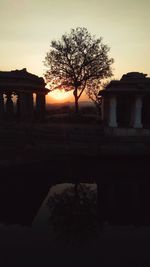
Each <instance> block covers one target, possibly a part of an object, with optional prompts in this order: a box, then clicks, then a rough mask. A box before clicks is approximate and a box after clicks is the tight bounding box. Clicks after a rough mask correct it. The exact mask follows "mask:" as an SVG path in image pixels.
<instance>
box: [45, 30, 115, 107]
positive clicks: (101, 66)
mask: <svg viewBox="0 0 150 267" xmlns="http://www.w3.org/2000/svg"><path fill="white" fill-rule="evenodd" d="M109 50H110V48H109V47H108V46H107V45H105V44H103V43H102V37H100V38H98V39H96V38H95V36H92V35H91V34H90V33H89V32H88V30H87V29H86V28H80V27H78V28H76V29H71V32H70V33H69V34H63V35H62V37H61V39H60V40H58V41H52V42H51V45H50V50H49V52H47V54H46V57H45V61H44V64H45V66H46V67H47V71H46V73H45V78H46V80H47V82H49V84H50V89H51V90H54V89H65V90H66V91H69V90H73V94H74V97H75V108H76V112H78V100H79V98H80V96H81V95H82V93H83V91H84V89H85V88H86V86H87V85H88V84H89V83H91V82H92V81H93V80H96V79H104V78H108V77H111V76H112V68H111V65H112V63H113V59H112V58H109V56H108V52H109Z"/></svg>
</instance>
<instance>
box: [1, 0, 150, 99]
mask: <svg viewBox="0 0 150 267" xmlns="http://www.w3.org/2000/svg"><path fill="white" fill-rule="evenodd" d="M149 11H150V1H149V0H142V1H141V0H132V1H131V0H126V1H124V0H107V1H104V0H76V1H74V0H55V1H54V0H42V1H41V0H26V1H25V0H2V1H0V33H1V49H0V59H1V60H0V70H2V71H9V70H15V69H23V68H27V70H28V71H29V72H31V73H34V74H36V75H38V76H43V74H44V72H45V67H44V64H43V61H44V58H45V55H46V52H48V50H49V45H50V42H51V41H52V40H55V39H59V38H60V37H61V35H62V34H63V33H65V32H69V31H70V29H71V28H76V27H86V28H87V29H88V31H89V32H90V33H91V34H94V35H95V36H96V37H97V38H99V37H100V36H102V37H103V43H105V44H107V45H108V46H110V48H111V49H110V57H113V58H114V59H115V63H114V78H115V79H120V78H121V76H122V75H123V74H124V73H127V72H130V71H139V72H144V73H147V74H148V75H149V76H150V52H149V44H150V15H149ZM47 99H49V101H52V97H50V96H48V97H47ZM82 99H85V96H84V95H83V97H82ZM82 99H81V100H82ZM68 100H69V101H70V100H71V98H69V97H68V98H66V101H68ZM53 101H54V102H56V101H55V99H53ZM63 101H64V100H63Z"/></svg>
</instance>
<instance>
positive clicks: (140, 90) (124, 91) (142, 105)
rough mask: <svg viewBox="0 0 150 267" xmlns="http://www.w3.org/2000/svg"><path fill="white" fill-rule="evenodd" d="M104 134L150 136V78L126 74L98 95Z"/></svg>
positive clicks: (135, 73)
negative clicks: (100, 101)
mask: <svg viewBox="0 0 150 267" xmlns="http://www.w3.org/2000/svg"><path fill="white" fill-rule="evenodd" d="M99 96H100V97H101V98H102V120H103V123H104V131H105V133H106V134H110V135H123V136H124V135H125V136H126V135H144V136H145V135H150V77H147V74H143V73H139V72H129V73H127V74H124V75H123V76H122V78H121V79H120V80H113V81H111V82H110V83H109V84H108V85H107V87H106V88H105V89H104V90H101V91H100V92H99Z"/></svg>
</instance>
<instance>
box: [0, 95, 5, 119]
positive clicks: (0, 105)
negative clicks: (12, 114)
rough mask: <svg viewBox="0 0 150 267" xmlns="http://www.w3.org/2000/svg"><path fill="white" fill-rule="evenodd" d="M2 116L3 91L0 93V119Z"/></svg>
mask: <svg viewBox="0 0 150 267" xmlns="http://www.w3.org/2000/svg"><path fill="white" fill-rule="evenodd" d="M3 118H4V98H3V93H0V119H3Z"/></svg>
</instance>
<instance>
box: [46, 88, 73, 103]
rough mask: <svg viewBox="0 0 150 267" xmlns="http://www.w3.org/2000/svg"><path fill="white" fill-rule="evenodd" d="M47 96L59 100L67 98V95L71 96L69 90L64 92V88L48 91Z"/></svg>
mask: <svg viewBox="0 0 150 267" xmlns="http://www.w3.org/2000/svg"><path fill="white" fill-rule="evenodd" d="M49 96H50V97H52V98H53V99H55V100H57V101H60V102H61V101H63V100H66V99H68V98H69V97H71V96H72V92H70V91H69V92H66V91H65V90H64V89H62V90H59V89H56V90H54V91H52V92H50V93H49Z"/></svg>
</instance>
